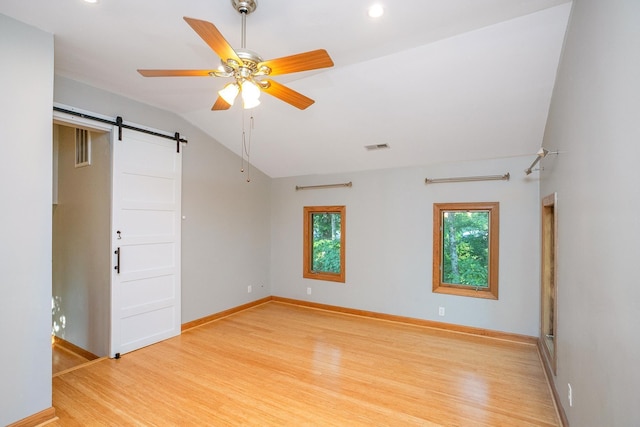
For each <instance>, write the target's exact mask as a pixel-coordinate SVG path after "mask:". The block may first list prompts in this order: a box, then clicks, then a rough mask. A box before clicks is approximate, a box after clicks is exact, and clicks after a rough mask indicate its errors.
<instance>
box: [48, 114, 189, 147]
mask: <svg viewBox="0 0 640 427" xmlns="http://www.w3.org/2000/svg"><path fill="white" fill-rule="evenodd" d="M53 110H54V111H58V112H60V113H66V114H70V115H72V116H76V117H80V118H82V119H89V120H95V121H97V122H102V123H108V124H110V125H116V126H118V140H120V141H122V128H125V129H131V130H135V131H137V132H142V133H146V134H148V135H154V136H159V137H161V138H166V139H172V140H174V141H176V143H177V151H178V153H179V152H180V143H181V142H184V143H185V144H186V143H188V142H189V141H187V140H186V139H184V138H181V137H180V134H179V133H178V132H176V133H175V134H174V135H173V136H171V135H165V134H163V133H158V132H154V131H152V130H148V129H142V128H139V127H136V126H131V125H127V124H125V123H124V122H123V121H122V117H120V116H118V117H116V120H109V119H103V118H101V117H94V116H91V115H89V114H84V113H80V112H78V111H73V110H67V109H66V108H60V107H56V106H54V107H53Z"/></svg>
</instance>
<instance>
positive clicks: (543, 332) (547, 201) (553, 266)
mask: <svg viewBox="0 0 640 427" xmlns="http://www.w3.org/2000/svg"><path fill="white" fill-rule="evenodd" d="M556 200H557V195H556V193H553V194H550V195H548V196H546V197H545V198H543V199H542V271H541V280H542V283H541V292H542V295H541V319H540V341H541V342H542V350H543V353H544V359H545V363H547V364H548V366H549V367H550V368H551V371H552V372H553V373H554V375H555V373H556V360H557V348H556V347H557V346H556V343H557V336H556V331H557V324H558V316H557V313H556V308H557V298H556V295H557V290H556V288H557V283H556V282H557V280H556V270H557V260H556V239H557V234H558V224H557V221H556Z"/></svg>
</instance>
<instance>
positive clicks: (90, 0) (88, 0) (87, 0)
mask: <svg viewBox="0 0 640 427" xmlns="http://www.w3.org/2000/svg"><path fill="white" fill-rule="evenodd" d="M84 1H85V2H87V3H98V0H84Z"/></svg>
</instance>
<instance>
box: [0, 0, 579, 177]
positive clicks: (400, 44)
mask: <svg viewBox="0 0 640 427" xmlns="http://www.w3.org/2000/svg"><path fill="white" fill-rule="evenodd" d="M377 2H378V3H380V4H382V5H383V7H384V10H385V14H384V15H383V16H382V17H381V18H377V19H373V18H370V17H369V16H368V15H367V9H368V7H369V6H370V5H371V4H372V3H374V0H349V1H345V0H322V1H308V0H258V7H257V9H256V11H255V12H254V13H252V14H250V15H249V16H248V17H247V40H246V44H247V48H248V49H251V50H253V51H256V52H258V53H259V54H260V55H261V56H262V57H263V58H265V59H271V58H279V57H282V56H287V55H292V54H295V53H300V52H306V51H309V50H314V49H319V48H323V49H326V50H327V51H328V52H329V54H330V55H331V57H332V59H333V61H334V63H335V66H334V67H333V68H327V69H323V70H315V71H307V72H301V73H296V74H290V75H285V76H278V77H274V78H273V79H274V80H276V81H278V82H280V83H283V84H286V85H287V86H289V87H290V88H292V89H294V90H296V91H298V92H301V93H302V94H304V95H306V96H308V97H310V98H312V99H314V100H315V101H316V102H315V104H313V105H312V106H311V107H309V108H308V109H306V110H298V109H296V108H294V107H292V106H290V105H288V104H286V103H284V102H282V101H280V100H278V99H276V98H273V97H271V96H269V95H267V94H263V95H262V97H261V100H262V103H261V105H260V106H258V107H257V108H255V109H252V110H242V108H241V103H236V105H234V106H233V107H232V108H231V109H229V110H227V111H211V106H212V105H213V103H214V101H215V100H216V98H217V93H216V92H217V91H218V90H219V89H221V88H222V87H223V86H224V84H225V83H227V82H228V81H229V79H221V78H214V77H211V78H210V77H186V78H185V77H180V78H176V77H172V78H144V77H142V76H140V75H139V74H138V73H137V72H136V70H137V69H139V68H160V69H213V68H217V66H218V65H219V63H220V60H219V58H218V56H217V55H216V54H215V53H214V52H213V51H212V50H211V49H210V48H209V47H208V46H207V45H206V44H205V43H204V41H203V40H202V39H201V38H200V37H199V36H198V35H197V34H196V33H195V32H194V31H193V30H192V29H191V28H190V27H189V25H187V24H186V23H185V21H184V20H183V19H182V18H183V16H188V17H193V18H198V19H202V20H206V21H210V22H212V23H214V24H215V26H216V27H217V28H218V29H219V30H220V32H221V33H222V34H223V35H224V36H225V38H226V39H227V40H228V41H229V43H230V44H231V45H232V46H233V47H234V48H238V47H240V43H241V16H240V14H239V13H238V12H236V10H235V9H234V8H233V7H232V5H231V1H230V0H185V1H159V0H135V1H130V0H99V1H98V3H96V4H89V3H85V2H84V1H82V0H56V1H52V0H31V1H25V0H12V1H9V0H0V13H2V14H5V15H7V16H10V17H13V18H15V19H18V20H20V21H22V22H25V23H27V24H30V25H33V26H35V27H38V28H40V29H42V30H45V31H47V32H50V33H53V34H54V35H55V38H54V40H55V72H56V74H58V75H60V76H63V77H68V78H71V79H74V80H77V81H80V82H83V83H87V84H89V85H92V86H95V87H98V88H102V89H106V90H108V91H111V92H114V93H117V94H121V95H124V96H127V97H129V98H133V99H135V100H137V101H140V102H144V103H147V104H150V105H153V106H157V107H160V108H163V109H166V110H169V111H172V112H175V113H176V114H178V115H180V116H182V117H183V118H184V119H186V120H187V121H189V122H191V123H192V124H194V125H195V126H197V127H198V128H200V129H202V130H203V131H205V132H206V133H208V134H209V135H211V136H212V137H213V138H214V139H215V140H217V141H219V142H220V143H221V144H223V145H225V146H227V147H228V148H229V149H230V150H232V151H234V152H236V153H237V154H240V150H241V135H242V130H243V121H244V126H245V127H247V126H248V123H249V121H250V120H249V119H250V117H253V123H254V126H253V129H252V140H251V161H252V163H253V164H254V165H255V166H256V167H258V168H259V169H261V170H262V171H263V172H265V173H266V174H267V175H269V176H271V177H284V176H295V175H306V174H321V173H338V172H348V171H357V170H369V169H381V168H391V167H406V166H417V165H427V164H432V163H443V162H456V161H465V160H480V159H490V158H502V157H512V156H522V155H531V156H532V155H535V153H536V152H537V151H538V149H539V148H540V145H541V141H542V136H543V133H544V127H545V123H546V118H547V113H548V109H549V103H550V100H551V93H552V90H553V85H554V81H555V76H556V70H557V66H558V61H559V56H560V52H561V49H562V43H563V39H564V34H565V30H566V26H567V21H568V18H569V12H570V7H571V2H569V1H567V0H519V1H513V0H483V1H478V0H421V1H413V2H407V3H405V2H401V1H399V0H377ZM170 131H173V130H172V129H170ZM247 132H248V128H247ZM187 137H188V135H187ZM376 144H388V145H389V147H390V148H388V149H384V150H375V151H369V150H366V149H365V148H364V147H365V146H367V145H376ZM525 163H527V164H528V163H529V162H528V161H527V162H525ZM527 164H523V168H524V167H526V166H527Z"/></svg>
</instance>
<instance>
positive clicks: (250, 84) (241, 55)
mask: <svg viewBox="0 0 640 427" xmlns="http://www.w3.org/2000/svg"><path fill="white" fill-rule="evenodd" d="M231 4H232V5H233V7H234V9H235V10H237V11H238V12H239V13H240V14H241V15H242V43H241V44H242V47H241V48H240V49H235V50H234V49H233V48H232V47H231V45H230V44H229V43H228V42H227V41H226V40H225V38H224V36H223V35H222V33H220V31H218V29H217V28H216V27H215V25H213V24H212V23H211V22H207V21H202V20H199V19H194V18H188V17H186V16H185V17H184V20H185V21H186V22H187V24H189V25H190V26H191V28H193V30H194V31H195V32H196V33H198V35H199V36H200V37H201V38H202V39H203V40H204V41H205V42H206V43H207V44H208V45H209V47H210V48H211V49H213V51H214V52H215V53H216V54H217V55H218V56H219V57H220V60H221V65H220V67H218V68H217V69H214V70H138V72H139V73H140V74H142V75H143V76H145V77H198V76H200V77H231V78H233V79H234V81H233V82H231V83H228V84H227V85H225V86H224V88H223V89H222V90H220V91H219V92H218V95H219V96H218V99H217V100H216V102H215V104H213V107H212V108H211V109H212V110H228V109H229V108H230V107H231V106H232V105H233V103H234V101H235V99H236V97H237V96H238V94H240V96H241V98H242V101H243V105H244V108H253V107H255V106H257V105H258V104H260V100H259V97H260V92H261V91H263V92H266V93H268V94H269V95H272V96H274V97H276V98H278V99H280V100H282V101H284V102H286V103H288V104H291V105H293V106H294V107H296V108H299V109H301V110H304V109H305V108H307V107H309V106H310V105H311V104H313V103H314V102H315V101H314V100H313V99H311V98H308V97H306V96H304V95H303V94H301V93H299V92H296V91H295V90H293V89H290V88H288V87H287V86H285V85H282V84H280V83H278V82H276V81H274V80H271V79H269V77H270V76H277V75H282V74H289V73H297V72H300V71H309V70H315V69H319V68H326V67H332V66H333V61H332V60H331V57H330V56H329V54H328V53H327V51H326V50H324V49H318V50H313V51H309V52H304V53H299V54H296V55H291V56H285V57H282V58H277V59H270V60H267V61H264V60H263V59H262V58H261V57H260V55H258V54H257V53H255V52H252V51H250V50H248V49H246V47H245V44H246V17H247V15H249V14H250V13H252V12H253V11H255V10H256V7H257V6H258V3H257V0H231Z"/></svg>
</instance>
